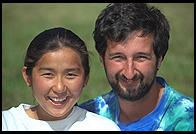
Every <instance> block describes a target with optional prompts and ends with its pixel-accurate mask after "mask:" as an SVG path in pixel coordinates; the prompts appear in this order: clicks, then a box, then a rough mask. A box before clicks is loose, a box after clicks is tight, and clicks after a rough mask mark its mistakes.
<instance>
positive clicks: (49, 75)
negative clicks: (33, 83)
mask: <svg viewBox="0 0 196 134" xmlns="http://www.w3.org/2000/svg"><path fill="white" fill-rule="evenodd" d="M42 76H44V77H45V78H52V77H53V76H54V75H53V74H52V73H44V74H42Z"/></svg>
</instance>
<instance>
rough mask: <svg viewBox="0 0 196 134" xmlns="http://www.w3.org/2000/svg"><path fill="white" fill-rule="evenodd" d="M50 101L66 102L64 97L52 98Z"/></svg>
mask: <svg viewBox="0 0 196 134" xmlns="http://www.w3.org/2000/svg"><path fill="white" fill-rule="evenodd" d="M50 99H51V100H52V101H56V102H62V101H64V100H66V97H65V98H53V97H50Z"/></svg>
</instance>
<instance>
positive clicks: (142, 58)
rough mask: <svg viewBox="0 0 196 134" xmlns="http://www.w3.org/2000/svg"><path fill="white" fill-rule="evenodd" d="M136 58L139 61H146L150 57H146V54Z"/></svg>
mask: <svg viewBox="0 0 196 134" xmlns="http://www.w3.org/2000/svg"><path fill="white" fill-rule="evenodd" d="M135 59H136V60H137V61H145V60H147V59H148V57H146V56H138V57H136V58H135Z"/></svg>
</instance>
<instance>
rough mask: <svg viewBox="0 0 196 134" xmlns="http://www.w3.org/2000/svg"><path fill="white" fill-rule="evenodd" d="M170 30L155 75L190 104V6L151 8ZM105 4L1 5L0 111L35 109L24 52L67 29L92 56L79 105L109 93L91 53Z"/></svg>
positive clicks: (177, 5)
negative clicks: (46, 34)
mask: <svg viewBox="0 0 196 134" xmlns="http://www.w3.org/2000/svg"><path fill="white" fill-rule="evenodd" d="M149 4H150V5H154V6H156V7H158V8H159V9H160V10H161V11H162V12H163V13H164V14H165V16H166V17H167V18H168V20H169V23H170V26H171V35H170V45H169V50H168V52H167V55H166V57H165V60H164V61H163V63H162V66H161V68H160V70H159V72H158V75H159V76H162V77H164V78H165V79H166V81H167V82H168V84H169V85H170V86H172V87H173V88H174V89H176V90H178V91H180V92H182V93H183V94H186V95H188V96H190V97H192V98H194V4H193V3H149ZM107 5H108V4H107V3H2V110H6V109H9V108H11V107H13V106H18V105H19V104H20V103H28V104H33V105H34V104H36V101H35V99H34V97H33V94H32V91H31V88H29V87H27V86H26V85H25V82H24V80H23V78H22V74H21V67H22V66H23V61H24V57H25V54H26V49H27V47H28V45H29V43H30V42H31V40H32V39H33V38H34V37H35V36H36V35H37V34H39V33H40V32H42V31H44V30H46V29H49V28H52V27H65V28H67V29H70V30H72V31H73V32H74V33H76V34H77V35H79V36H80V37H81V38H82V39H83V40H84V41H85V42H86V44H87V47H88V50H89V51H90V52H91V53H92V54H91V55H90V66H91V72H90V79H89V83H88V85H87V87H86V88H84V89H83V92H82V95H81V97H80V100H79V102H78V103H79V104H80V103H82V102H84V101H86V100H88V99H91V98H94V97H96V96H98V95H101V94H104V93H107V92H108V91H110V90H111V87H110V86H109V84H108V81H107V79H106V76H105V72H104V70H103V68H102V67H101V65H100V62H99V58H98V54H97V52H96V50H95V48H94V41H93V36H92V32H93V29H94V24H95V20H96V18H97V16H98V14H99V13H100V11H101V10H102V9H103V8H104V7H106V6H107Z"/></svg>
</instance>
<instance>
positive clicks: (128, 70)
mask: <svg viewBox="0 0 196 134" xmlns="http://www.w3.org/2000/svg"><path fill="white" fill-rule="evenodd" d="M134 70H135V67H134V62H133V61H132V60H127V62H126V63H125V64H124V68H123V76H124V77H125V78H126V79H132V78H133V77H134V76H135V71H134Z"/></svg>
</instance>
